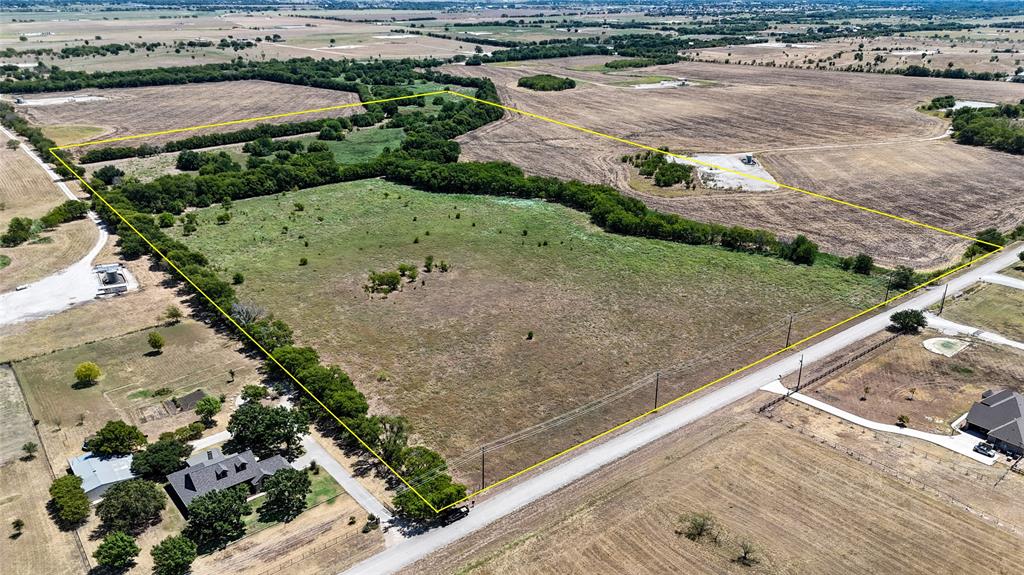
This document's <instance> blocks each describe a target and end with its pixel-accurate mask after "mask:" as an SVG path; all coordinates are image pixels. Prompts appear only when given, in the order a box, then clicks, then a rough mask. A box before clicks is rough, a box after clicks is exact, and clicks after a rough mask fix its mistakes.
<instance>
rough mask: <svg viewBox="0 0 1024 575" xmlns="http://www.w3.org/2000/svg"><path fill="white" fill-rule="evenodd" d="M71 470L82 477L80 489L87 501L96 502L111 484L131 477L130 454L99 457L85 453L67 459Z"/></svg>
mask: <svg viewBox="0 0 1024 575" xmlns="http://www.w3.org/2000/svg"><path fill="white" fill-rule="evenodd" d="M68 465H70V466H71V472H72V473H74V474H75V475H77V476H79V477H81V478H82V489H83V490H84V491H85V495H86V497H88V498H89V501H92V502H94V503H95V502H96V501H97V500H99V499H101V498H102V497H103V494H104V493H105V492H106V491H107V489H110V486H111V485H114V484H115V483H120V482H122V481H127V480H129V479H133V478H134V477H135V475H134V474H133V473H132V456H131V455H124V456H121V457H100V456H98V455H93V454H92V453H86V454H85V455H80V456H78V457H72V458H71V459H68Z"/></svg>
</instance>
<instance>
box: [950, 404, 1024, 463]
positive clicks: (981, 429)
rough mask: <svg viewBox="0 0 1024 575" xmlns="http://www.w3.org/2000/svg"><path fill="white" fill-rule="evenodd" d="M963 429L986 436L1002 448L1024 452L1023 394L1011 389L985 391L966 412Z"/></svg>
mask: <svg viewBox="0 0 1024 575" xmlns="http://www.w3.org/2000/svg"><path fill="white" fill-rule="evenodd" d="M964 429H965V430H967V431H973V432H975V433H980V434H982V435H984V436H985V438H986V439H987V440H988V442H989V443H991V444H992V445H993V446H994V447H995V448H996V449H998V450H999V451H1002V452H1004V453H1008V454H1010V455H1017V456H1021V455H1024V395H1021V394H1019V393H1017V392H1016V391H1011V390H1009V389H1003V390H999V391H992V390H988V391H986V392H985V393H983V394H981V401H979V402H978V403H975V404H974V405H973V406H972V407H971V410H970V411H969V412H967V422H966V423H965V424H964Z"/></svg>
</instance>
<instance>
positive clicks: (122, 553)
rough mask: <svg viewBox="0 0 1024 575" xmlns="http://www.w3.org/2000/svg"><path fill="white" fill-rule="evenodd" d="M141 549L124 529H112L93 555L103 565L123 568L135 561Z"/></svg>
mask: <svg viewBox="0 0 1024 575" xmlns="http://www.w3.org/2000/svg"><path fill="white" fill-rule="evenodd" d="M139 551H140V549H139V546H138V545H137V544H136V543H135V539H134V538H133V537H132V536H131V535H128V534H127V533H125V532H124V531H111V532H110V533H107V535H106V536H105V537H104V538H103V542H102V543H100V546H99V547H97V548H96V551H95V552H93V554H92V556H93V558H95V559H96V562H97V563H99V564H100V565H101V566H103V567H107V568H108V569H114V570H121V569H127V568H128V567H130V566H131V565H132V564H134V563H135V558H136V557H138V555H139Z"/></svg>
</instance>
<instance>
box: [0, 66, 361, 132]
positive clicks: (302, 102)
mask: <svg viewBox="0 0 1024 575" xmlns="http://www.w3.org/2000/svg"><path fill="white" fill-rule="evenodd" d="M86 94H87V95H89V96H96V97H102V98H105V99H104V100H96V101H85V102H74V103H66V104H56V105H46V106H17V110H18V112H19V113H20V114H23V115H24V116H25V117H26V118H27V119H28V120H29V121H30V122H32V123H33V124H34V125H37V126H40V127H46V126H97V127H101V128H103V133H102V135H98V136H96V137H94V138H92V139H93V140H96V139H106V138H115V137H120V136H131V135H138V134H145V133H150V132H158V131H163V130H170V129H173V128H185V127H190V126H196V125H206V124H214V123H218V122H224V121H229V120H240V119H244V118H251V117H256V116H268V115H273V114H280V113H285V112H296V111H300V110H307V109H314V108H323V107H328V106H338V105H342V104H352V103H356V102H358V101H359V98H358V96H357V95H356V94H353V93H351V92H339V91H335V90H324V89H320V88H310V87H306V86H292V85H290V84H278V83H275V82H264V81H260V80H245V81H239V82H215V83H211V84H185V85H181V86H155V87H146V88H119V89H109V90H85V91H81V92H75V93H70V92H68V93H63V92H62V93H56V92H53V93H46V94H35V95H33V96H32V97H31V98H29V99H30V100H31V99H42V98H59V97H64V96H70V95H86ZM358 110H359V108H358V107H352V108H348V109H342V110H335V111H332V112H325V113H319V114H304V115H301V116H298V117H292V118H281V119H277V120H269V121H268V123H280V122H287V121H296V119H298V120H311V119H315V118H318V117H325V116H340V115H348V114H352V113H356V112H357V111H358ZM249 125H251V124H249ZM244 126H245V125H242V127H244ZM237 129H240V126H237V125H236V126H223V127H219V128H210V129H207V130H203V131H202V133H211V132H215V131H231V130H237ZM189 135H194V134H191V133H185V134H180V133H179V134H172V135H169V136H155V137H151V138H146V139H145V140H144V142H145V143H153V144H155V143H160V142H164V141H167V140H172V139H180V138H184V137H188V136H189ZM141 143H143V141H137V142H134V143H133V142H131V141H129V142H128V143H126V144H118V145H139V144H141Z"/></svg>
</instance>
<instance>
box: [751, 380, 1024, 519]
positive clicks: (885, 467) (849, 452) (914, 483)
mask: <svg viewBox="0 0 1024 575" xmlns="http://www.w3.org/2000/svg"><path fill="white" fill-rule="evenodd" d="M780 398H781V399H782V400H783V401H786V402H788V403H789V404H791V405H793V406H799V407H805V408H807V406H806V405H804V404H800V403H795V402H793V400H791V399H789V398H787V397H786V396H780ZM773 402H775V403H778V401H776V400H773ZM808 409H814V408H808ZM759 411H760V410H759ZM775 421H776V422H778V423H779V424H780V425H786V427H789V428H790V429H793V430H795V431H796V432H797V433H799V434H800V435H803V436H806V437H808V438H811V439H813V440H815V441H816V442H817V443H818V444H819V445H824V446H826V447H829V448H831V449H833V450H834V451H837V452H840V453H842V454H844V455H846V456H848V457H851V458H853V459H855V460H857V461H859V462H861V463H866V464H867V465H869V466H871V467H875V468H877V469H879V470H881V471H883V472H884V473H885V474H886V475H888V476H890V477H892V478H894V479H896V480H898V481H900V482H902V483H905V484H907V485H909V486H911V487H914V488H916V489H918V490H920V491H923V492H926V493H928V494H930V495H932V496H934V497H937V498H939V499H942V500H944V501H945V502H946V503H948V504H950V505H955V506H957V507H960V508H962V509H963V510H964V511H966V512H968V513H970V514H972V515H975V516H977V517H978V518H980V519H981V520H982V521H984V522H986V523H988V524H989V525H992V526H993V527H996V528H998V529H1000V530H1002V531H1005V532H1007V533H1010V534H1012V535H1015V536H1018V537H1019V536H1021V535H1024V531H1022V530H1021V529H1020V528H1018V527H1017V526H1014V525H1009V524H1006V523H1004V522H1003V521H1002V520H1000V519H999V518H997V517H993V516H991V515H989V514H987V513H985V512H984V511H981V510H979V509H976V508H974V507H972V506H971V505H970V504H968V503H964V502H963V501H961V500H959V499H957V498H956V497H954V496H953V495H950V494H949V493H946V492H945V491H943V490H941V489H939V488H937V487H935V486H933V485H931V484H929V483H926V482H924V481H921V480H920V479H918V478H916V477H912V476H910V475H907V474H906V473H903V472H901V471H900V470H899V469H897V468H895V467H893V466H891V465H889V464H887V463H883V462H881V461H878V460H877V459H874V458H872V457H871V456H869V455H866V454H864V453H861V452H859V451H857V450H855V449H853V448H851V447H847V446H845V445H840V444H838V443H836V442H834V441H832V440H831V439H828V438H826V437H822V436H821V435H818V434H816V433H814V432H813V431H811V430H809V429H807V427H806V426H804V425H796V424H793V423H783V421H782V420H781V419H775ZM874 435H875V438H876V439H881V440H882V441H885V442H886V443H889V444H895V445H896V446H897V447H898V448H903V446H904V444H903V442H892V441H889V440H888V439H886V438H884V437H882V436H879V434H878V433H875V434H874ZM910 450H911V451H912V452H916V450H915V449H914V447H913V446H912V445H911V446H910ZM924 456H925V458H926V459H927V458H928V455H927V452H924ZM950 463H951V467H952V468H953V469H955V470H956V469H957V468H959V467H961V466H959V465H956V464H952V462H950ZM957 472H959V471H958V470H957ZM967 473H970V470H969V469H968V470H967ZM975 475H976V477H977V478H978V479H980V480H983V481H984V480H985V478H984V477H982V476H980V475H977V474H975Z"/></svg>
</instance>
